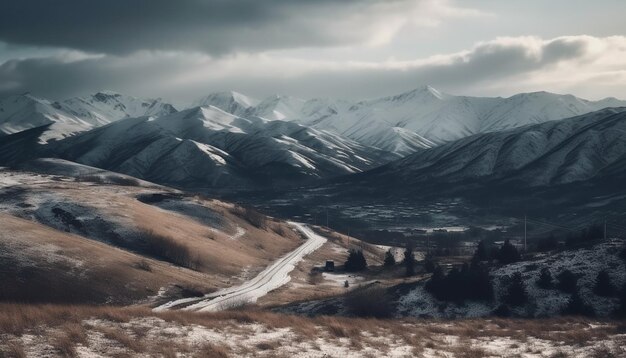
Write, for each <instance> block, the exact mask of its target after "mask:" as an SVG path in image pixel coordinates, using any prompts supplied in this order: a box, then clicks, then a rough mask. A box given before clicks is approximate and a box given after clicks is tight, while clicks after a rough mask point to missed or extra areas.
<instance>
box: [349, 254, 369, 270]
mask: <svg viewBox="0 0 626 358" xmlns="http://www.w3.org/2000/svg"><path fill="white" fill-rule="evenodd" d="M366 268H367V262H366V261H365V256H364V255H363V251H361V250H357V249H350V251H348V259H347V260H346V263H345V264H344V269H345V270H346V271H348V272H355V271H363V270H365V269H366Z"/></svg>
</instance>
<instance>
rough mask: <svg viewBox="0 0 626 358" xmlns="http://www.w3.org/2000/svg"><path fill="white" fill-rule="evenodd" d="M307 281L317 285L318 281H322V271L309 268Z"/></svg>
mask: <svg viewBox="0 0 626 358" xmlns="http://www.w3.org/2000/svg"><path fill="white" fill-rule="evenodd" d="M307 281H308V282H309V284H311V285H319V284H320V283H322V282H324V276H322V273H321V272H319V271H313V270H311V272H310V273H309V278H308V280H307Z"/></svg>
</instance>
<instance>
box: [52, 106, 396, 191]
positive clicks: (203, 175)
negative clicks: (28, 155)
mask: <svg viewBox="0 0 626 358" xmlns="http://www.w3.org/2000/svg"><path fill="white" fill-rule="evenodd" d="M42 152H44V153H46V152H47V153H48V155H50V154H49V153H50V152H53V153H56V155H58V156H59V157H61V158H65V159H69V160H73V161H76V162H79V163H82V164H86V165H90V166H95V167H99V168H105V169H108V170H113V171H119V172H122V173H125V174H129V175H133V176H136V177H139V178H143V179H147V180H150V181H154V182H159V183H169V184H174V185H177V186H185V187H211V188H223V187H254V186H255V185H273V184H277V183H285V182H290V183H297V182H298V181H302V180H311V179H319V178H327V177H332V176H337V175H343V174H349V173H356V172H360V171H362V170H365V169H369V168H373V167H375V166H378V165H381V164H382V163H384V162H386V161H388V160H390V159H392V158H393V155H390V154H389V153H387V152H383V151H380V150H378V149H374V148H368V147H365V146H363V145H360V144H358V143H356V142H354V141H351V140H349V139H346V138H342V137H340V136H338V135H335V134H332V133H327V132H324V131H319V130H316V129H310V128H307V127H304V126H301V125H299V124H296V123H291V122H284V121H269V120H267V119H263V118H258V117H251V118H241V117H237V116H234V115H232V114H229V113H226V112H224V111H222V110H220V109H218V108H216V107H195V108H191V109H188V110H184V111H181V112H177V113H173V114H171V115H167V116H163V117H159V118H153V117H139V118H129V119H124V120H121V121H118V122H115V123H112V124H109V125H107V126H104V127H101V128H97V129H95V130H92V131H90V132H87V133H83V134H81V135H78V136H76V137H73V138H69V139H67V140H64V141H61V142H59V143H57V144H54V145H52V146H49V147H48V148H42Z"/></svg>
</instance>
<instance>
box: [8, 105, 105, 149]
mask: <svg viewBox="0 0 626 358" xmlns="http://www.w3.org/2000/svg"><path fill="white" fill-rule="evenodd" d="M45 125H49V126H50V127H49V129H48V130H47V132H46V133H45V134H43V135H42V137H41V138H40V140H41V141H42V142H45V141H47V140H49V139H52V138H63V137H66V136H69V135H72V134H74V133H76V132H81V131H85V130H89V129H91V128H93V126H94V125H93V123H90V122H88V121H86V120H83V119H81V118H79V117H77V116H75V115H73V114H71V113H68V112H66V111H64V110H63V109H62V108H61V105H60V104H59V103H57V102H54V103H53V102H50V101H48V100H45V99H41V98H37V97H35V96H33V95H31V94H23V95H15V96H8V97H5V98H2V99H0V135H2V134H13V133H18V132H21V131H24V130H27V129H31V128H36V127H41V126H45Z"/></svg>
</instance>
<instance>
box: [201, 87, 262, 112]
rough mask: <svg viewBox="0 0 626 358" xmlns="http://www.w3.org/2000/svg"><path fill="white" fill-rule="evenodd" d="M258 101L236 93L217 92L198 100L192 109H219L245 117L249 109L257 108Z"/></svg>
mask: <svg viewBox="0 0 626 358" xmlns="http://www.w3.org/2000/svg"><path fill="white" fill-rule="evenodd" d="M258 103H259V101H258V100H256V99H254V98H252V97H248V96H245V95H243V94H241V93H237V92H235V91H230V92H216V93H211V94H209V95H208V96H205V97H202V98H200V99H198V100H196V101H195V102H194V103H193V105H192V107H208V106H213V107H217V108H219V109H221V110H223V111H226V112H228V113H232V114H234V115H236V116H244V115H245V114H246V112H247V111H248V109H249V108H251V107H254V106H256V105H257V104H258Z"/></svg>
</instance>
